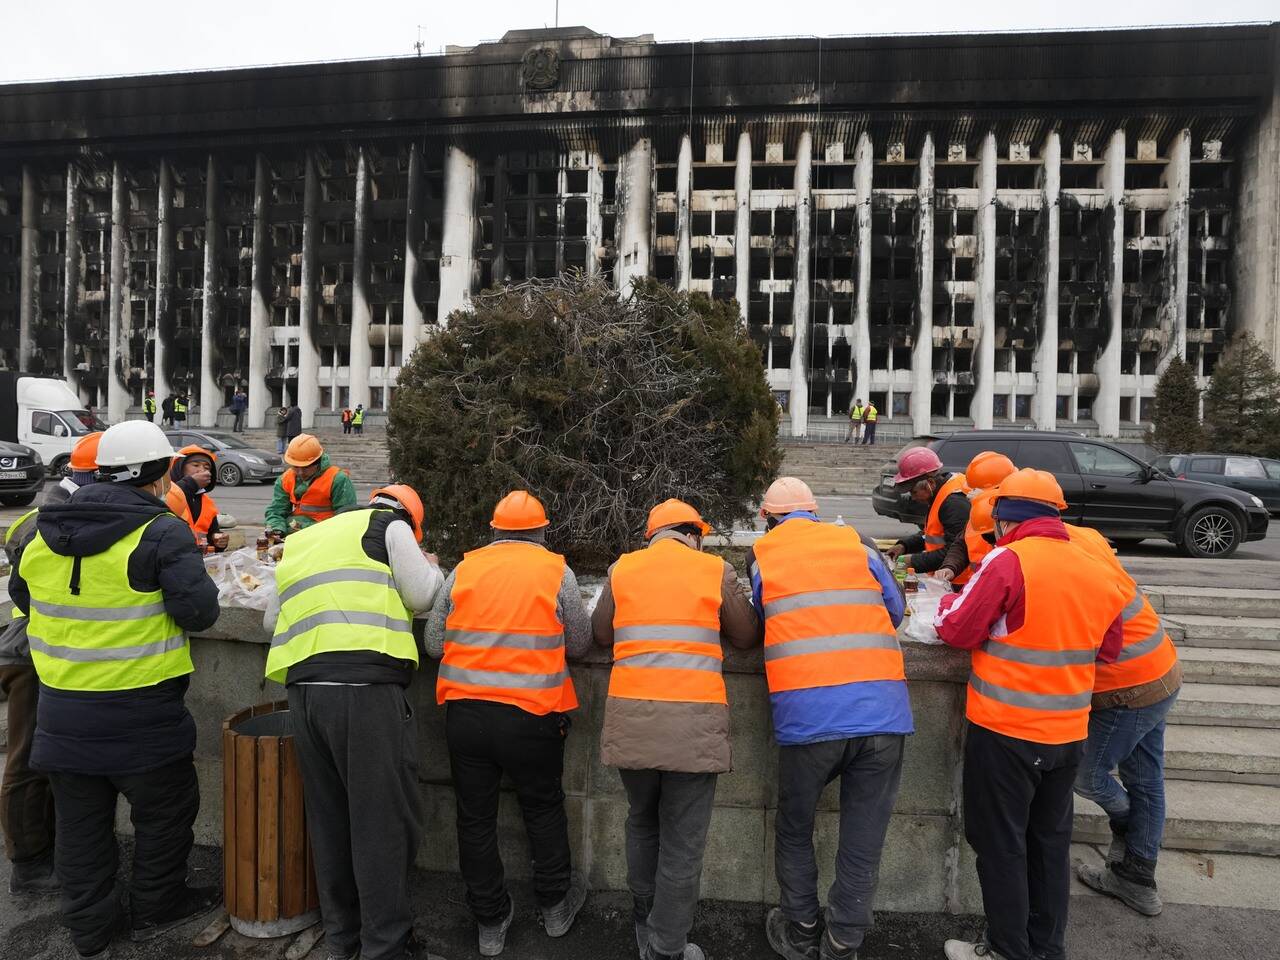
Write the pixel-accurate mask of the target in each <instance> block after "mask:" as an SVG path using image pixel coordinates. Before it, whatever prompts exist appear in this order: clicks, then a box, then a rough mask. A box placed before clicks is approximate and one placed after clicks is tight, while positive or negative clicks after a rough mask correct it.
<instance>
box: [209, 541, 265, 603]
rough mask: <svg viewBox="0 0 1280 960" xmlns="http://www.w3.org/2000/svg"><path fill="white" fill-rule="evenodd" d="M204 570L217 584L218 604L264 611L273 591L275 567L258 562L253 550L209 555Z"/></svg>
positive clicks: (242, 549)
mask: <svg viewBox="0 0 1280 960" xmlns="http://www.w3.org/2000/svg"><path fill="white" fill-rule="evenodd" d="M204 568H205V570H206V571H208V573H209V577H210V579H212V580H213V582H214V583H216V584H217V585H218V603H219V604H221V605H223V606H231V607H248V608H249V609H250V610H265V609H267V598H268V597H269V596H271V594H272V593H274V592H275V589H276V568H275V565H274V564H271V563H263V562H262V561H261V560H259V559H258V551H257V550H256V549H255V548H253V547H243V548H241V549H240V550H231V551H228V552H227V553H211V554H209V555H207V556H206V557H205V558H204Z"/></svg>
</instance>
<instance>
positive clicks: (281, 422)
mask: <svg viewBox="0 0 1280 960" xmlns="http://www.w3.org/2000/svg"><path fill="white" fill-rule="evenodd" d="M289 439H290V438H289V408H288V407H280V408H278V409H277V410H276V453H284V448H285V447H287V446H288V445H289Z"/></svg>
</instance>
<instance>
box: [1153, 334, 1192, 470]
mask: <svg viewBox="0 0 1280 960" xmlns="http://www.w3.org/2000/svg"><path fill="white" fill-rule="evenodd" d="M1149 442H1150V444H1151V445H1152V446H1153V447H1155V448H1156V449H1157V450H1159V451H1160V452H1161V453H1195V452H1196V451H1197V450H1201V449H1203V444H1204V436H1203V433H1202V432H1201V429H1200V388H1199V387H1198V386H1197V385H1196V375H1195V371H1194V370H1192V369H1191V365H1190V364H1189V363H1187V362H1186V361H1185V360H1183V359H1182V358H1181V357H1174V358H1173V360H1172V361H1170V363H1169V366H1167V367H1166V368H1165V371H1164V373H1162V374H1160V379H1159V380H1157V381H1156V396H1155V410H1154V411H1153V412H1152V415H1151V435H1150V437H1149Z"/></svg>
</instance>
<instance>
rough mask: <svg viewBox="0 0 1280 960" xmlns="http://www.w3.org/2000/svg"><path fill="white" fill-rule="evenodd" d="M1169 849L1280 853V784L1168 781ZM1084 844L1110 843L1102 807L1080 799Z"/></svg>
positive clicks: (1079, 834)
mask: <svg viewBox="0 0 1280 960" xmlns="http://www.w3.org/2000/svg"><path fill="white" fill-rule="evenodd" d="M1165 800H1166V813H1165V826H1164V847H1165V848H1166V849H1170V850H1201V851H1205V852H1221V853H1257V854H1266V855H1268V856H1280V787H1273V786H1261V785H1258V784H1252V783H1210V782H1207V781H1200V780H1169V781H1168V782H1167V783H1166V784H1165ZM1073 838H1074V839H1075V841H1076V842H1078V843H1108V842H1110V839H1111V831H1110V829H1109V827H1108V826H1107V815H1106V814H1105V813H1103V811H1102V808H1101V807H1099V806H1098V805H1097V804H1095V803H1093V802H1092V801H1090V800H1085V799H1084V798H1083V797H1076V798H1075V829H1074V832H1073Z"/></svg>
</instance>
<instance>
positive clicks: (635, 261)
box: [614, 139, 653, 294]
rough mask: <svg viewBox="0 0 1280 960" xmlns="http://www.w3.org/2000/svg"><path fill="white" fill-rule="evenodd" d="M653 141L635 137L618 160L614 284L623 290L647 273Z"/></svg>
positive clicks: (650, 245)
mask: <svg viewBox="0 0 1280 960" xmlns="http://www.w3.org/2000/svg"><path fill="white" fill-rule="evenodd" d="M652 204H653V145H652V144H651V143H650V142H649V140H647V139H641V140H637V141H636V143H635V145H634V146H633V147H632V148H631V149H630V150H628V151H627V152H626V153H625V154H624V155H623V156H622V157H621V158H620V160H619V162H618V180H617V207H618V243H617V247H618V258H617V260H616V262H615V264H614V286H616V287H617V288H618V290H619V291H621V292H623V293H624V294H625V293H626V292H628V291H629V289H630V287H631V281H632V280H634V279H636V278H637V277H647V276H648V275H649V258H650V252H651V250H652V239H651V238H652V236H653V219H652V216H653V214H652V211H653V205H652Z"/></svg>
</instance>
